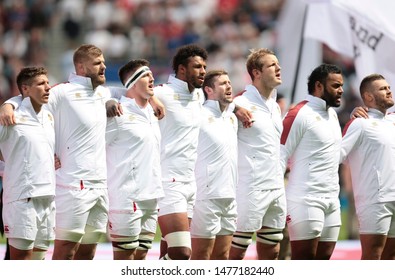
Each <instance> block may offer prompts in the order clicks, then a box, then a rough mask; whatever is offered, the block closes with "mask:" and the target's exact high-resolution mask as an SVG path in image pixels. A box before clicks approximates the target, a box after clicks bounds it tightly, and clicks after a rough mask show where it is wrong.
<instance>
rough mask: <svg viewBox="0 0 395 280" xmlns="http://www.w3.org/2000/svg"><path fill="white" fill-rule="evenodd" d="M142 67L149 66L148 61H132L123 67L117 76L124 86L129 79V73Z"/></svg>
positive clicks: (141, 59)
mask: <svg viewBox="0 0 395 280" xmlns="http://www.w3.org/2000/svg"><path fill="white" fill-rule="evenodd" d="M142 66H149V61H148V60H146V59H143V58H140V59H134V60H131V61H129V62H128V63H126V64H125V65H123V66H122V67H121V68H120V69H119V71H118V76H119V79H120V80H121V82H122V84H123V85H125V83H126V81H127V79H128V78H129V77H130V73H132V72H135V71H136V70H137V69H138V68H140V67H142Z"/></svg>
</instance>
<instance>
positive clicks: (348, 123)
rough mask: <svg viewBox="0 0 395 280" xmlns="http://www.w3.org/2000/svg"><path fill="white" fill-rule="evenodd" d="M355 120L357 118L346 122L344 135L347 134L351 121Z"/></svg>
mask: <svg viewBox="0 0 395 280" xmlns="http://www.w3.org/2000/svg"><path fill="white" fill-rule="evenodd" d="M354 120H355V119H351V120H349V121H348V122H347V123H346V125H345V126H344V128H343V137H344V135H346V133H347V129H348V128H349V127H350V125H351V123H352V122H353V121H354Z"/></svg>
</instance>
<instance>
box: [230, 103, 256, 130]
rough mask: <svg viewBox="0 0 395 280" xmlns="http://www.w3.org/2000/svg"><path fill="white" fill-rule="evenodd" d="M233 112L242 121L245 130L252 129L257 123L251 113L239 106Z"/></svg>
mask: <svg viewBox="0 0 395 280" xmlns="http://www.w3.org/2000/svg"><path fill="white" fill-rule="evenodd" d="M233 112H234V113H235V115H236V117H237V118H238V119H239V120H240V121H241V123H242V124H243V126H244V127H245V128H248V127H251V126H252V124H253V123H254V121H255V120H254V119H253V118H252V114H251V112H250V111H248V110H247V109H245V108H243V107H241V106H239V105H236V106H235V109H234V111H233Z"/></svg>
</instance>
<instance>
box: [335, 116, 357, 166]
mask: <svg viewBox="0 0 395 280" xmlns="http://www.w3.org/2000/svg"><path fill="white" fill-rule="evenodd" d="M361 135H362V120H361V119H352V120H350V121H349V122H348V123H347V124H346V126H345V127H344V129H343V139H342V145H341V149H340V160H339V163H346V162H345V161H346V160H347V156H348V155H349V154H350V152H351V151H352V150H353V149H354V148H356V147H357V146H358V145H359V144H360V138H361Z"/></svg>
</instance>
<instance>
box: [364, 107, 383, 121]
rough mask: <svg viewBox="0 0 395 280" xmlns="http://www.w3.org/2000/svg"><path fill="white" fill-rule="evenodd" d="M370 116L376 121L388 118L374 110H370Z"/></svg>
mask: <svg viewBox="0 0 395 280" xmlns="http://www.w3.org/2000/svg"><path fill="white" fill-rule="evenodd" d="M368 115H369V117H371V118H375V119H384V118H385V116H386V115H385V114H383V113H382V112H381V111H379V110H377V109H374V108H369V111H368Z"/></svg>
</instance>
